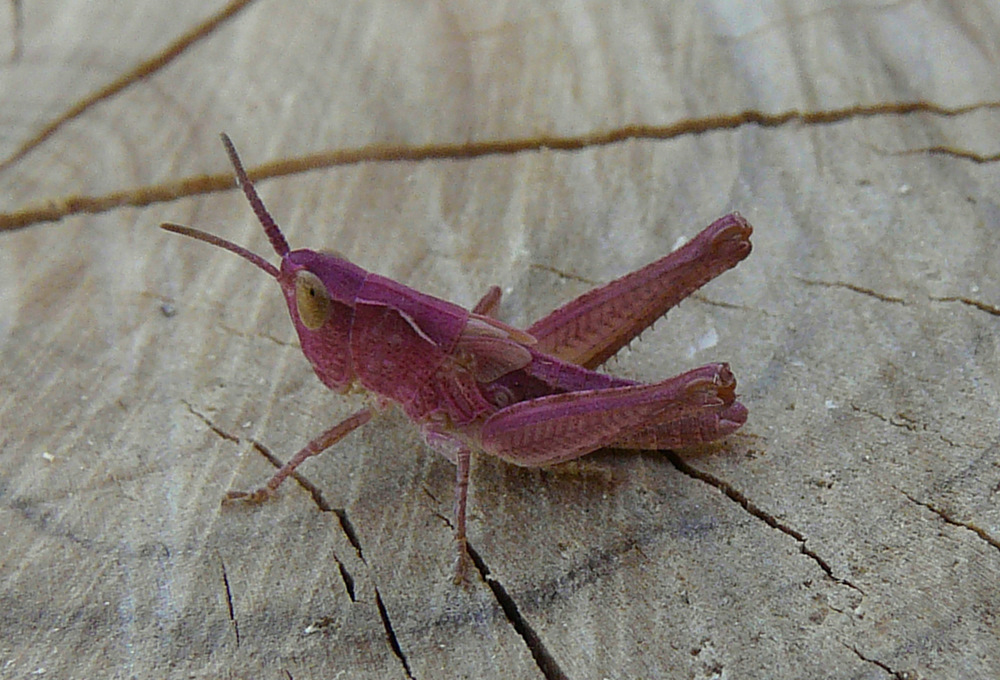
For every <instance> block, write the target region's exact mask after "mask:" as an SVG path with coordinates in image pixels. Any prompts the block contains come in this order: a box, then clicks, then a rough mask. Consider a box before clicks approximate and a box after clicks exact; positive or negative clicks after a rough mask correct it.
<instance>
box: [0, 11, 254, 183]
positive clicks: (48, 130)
mask: <svg viewBox="0 0 1000 680" xmlns="http://www.w3.org/2000/svg"><path fill="white" fill-rule="evenodd" d="M252 2H253V0H233V1H232V2H230V3H229V4H228V5H226V6H225V7H223V8H222V9H221V10H220V11H218V12H216V13H215V14H213V15H212V16H210V17H208V18H207V19H205V20H204V21H202V22H201V23H199V24H197V25H195V26H194V27H193V28H192V29H191V30H189V31H187V32H185V33H183V34H182V35H181V36H180V37H179V38H177V39H176V40H174V41H173V42H171V43H170V44H168V45H167V46H166V47H165V48H163V49H162V50H160V51H159V52H157V53H156V54H154V55H153V56H152V57H150V58H149V59H147V60H146V61H143V62H142V63H140V64H139V65H137V66H136V67H135V68H133V69H131V70H129V71H127V72H125V73H123V74H122V75H120V76H119V77H117V78H115V79H114V80H112V81H111V82H110V83H108V84H107V85H105V86H104V87H102V88H100V89H99V90H97V91H96V92H93V93H91V94H89V95H87V96H86V97H84V98H83V99H81V100H80V101H78V102H77V103H76V104H74V105H73V106H71V107H69V108H68V109H67V110H66V111H64V112H63V113H62V114H60V115H59V116H58V117H56V118H55V119H54V120H51V121H49V122H48V123H46V125H45V126H44V127H43V128H42V129H41V130H40V131H39V132H37V133H36V134H35V135H34V136H33V137H31V139H29V140H28V141H26V142H24V143H23V144H22V145H21V147H20V148H19V149H18V150H17V151H15V152H14V154H13V155H11V156H10V157H9V158H7V159H6V160H4V161H3V162H2V163H0V172H2V171H3V170H6V169H7V168H8V167H10V166H11V165H12V164H14V163H16V162H17V161H19V160H20V159H22V158H24V157H25V156H27V155H28V154H29V153H30V152H31V151H32V150H33V149H34V148H35V147H37V146H39V145H40V144H41V143H42V142H44V141H45V140H46V139H48V138H49V137H51V136H52V135H53V134H55V133H56V131H58V130H59V128H61V127H62V126H63V125H65V124H67V123H69V122H70V121H72V120H73V119H74V118H77V117H78V116H80V115H82V114H83V113H84V112H85V111H87V109H89V108H91V107H92V106H94V105H96V104H99V103H100V102H102V101H104V100H106V99H110V98H111V97H114V96H115V95H116V94H118V93H119V92H121V91H122V90H124V89H126V88H128V87H131V86H132V85H135V84H136V83H138V82H141V81H142V80H144V79H146V78H148V77H149V76H151V75H153V74H154V73H156V72H157V71H159V70H161V69H163V68H164V67H166V66H167V65H168V64H170V63H171V62H172V61H173V60H174V59H176V58H177V57H179V56H181V54H183V53H184V51H185V50H187V48H188V47H190V46H191V45H193V44H194V43H196V42H198V41H199V40H201V39H202V38H205V37H207V36H209V35H211V34H212V32H213V31H215V29H217V28H218V27H219V26H220V25H221V24H223V23H225V22H226V21H227V20H229V19H231V18H233V17H234V16H236V15H237V14H239V13H240V11H241V10H243V9H245V8H246V7H247V6H248V5H249V4H250V3H252ZM15 6H16V7H18V8H19V7H20V3H18V4H17V5H15ZM15 21H17V19H16V17H15ZM18 25H19V24H17V23H15V26H18ZM18 45H19V43H18Z"/></svg>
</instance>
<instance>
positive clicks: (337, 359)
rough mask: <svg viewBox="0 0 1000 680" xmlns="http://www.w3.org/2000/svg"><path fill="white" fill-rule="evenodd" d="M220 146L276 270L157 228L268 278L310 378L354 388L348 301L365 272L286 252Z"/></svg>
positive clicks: (196, 234)
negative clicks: (277, 291)
mask: <svg viewBox="0 0 1000 680" xmlns="http://www.w3.org/2000/svg"><path fill="white" fill-rule="evenodd" d="M222 143H223V145H224V146H225V147H226V153H227V154H229V160H230V161H231V162H232V164H233V167H234V168H235V169H236V180H237V184H238V185H239V186H240V188H241V189H242V190H243V193H244V194H245V195H246V197H247V200H248V201H250V205H251V207H252V208H253V211H254V214H255V215H257V219H258V220H259V221H260V224H261V226H262V227H263V228H264V233H265V234H267V238H268V240H270V242H271V246H272V247H273V248H274V251H275V252H276V253H277V254H278V255H279V256H280V257H281V266H280V269H279V268H278V267H275V266H274V265H272V264H271V263H270V262H268V261H267V260H265V259H264V258H263V257H261V256H260V255H257V254H256V253H253V252H251V251H249V250H247V249H246V248H244V247H242V246H239V245H237V244H235V243H233V242H231V241H227V240H226V239H223V238H220V237H218V236H215V235H214V234H209V233H207V232H204V231H200V230H198V229H192V228H191V227H186V226H182V225H179V224H173V223H170V222H166V223H164V224H161V225H160V227H161V228H163V229H165V230H167V231H171V232H174V233H176V234H181V235H183V236H189V237H191V238H194V239H197V240H199V241H204V242H205V243H209V244H211V245H213V246H216V247H219V248H223V249H225V250H228V251H230V252H232V253H236V254H237V255H239V256H240V257H242V258H243V259H244V260H246V261H247V262H250V263H251V264H253V265H254V266H256V267H257V268H259V269H261V270H263V271H264V272H265V273H266V274H267V275H268V276H270V277H272V278H274V279H275V280H276V281H277V282H278V284H279V285H280V286H281V290H282V293H283V294H284V297H285V302H286V303H287V305H288V312H289V315H290V316H291V318H292V323H293V324H294V325H295V331H296V332H297V333H298V336H299V342H300V344H301V346H302V352H303V353H304V354H305V355H306V358H307V359H309V362H310V363H311V364H312V365H313V370H315V372H316V375H317V376H319V379H320V380H322V381H323V383H324V384H325V385H326V386H327V387H329V388H331V389H333V390H337V391H341V392H343V391H347V390H348V389H349V388H350V386H351V384H352V383H353V382H354V372H353V370H352V367H351V357H350V331H351V321H352V319H353V316H354V314H353V309H354V298H355V295H356V294H357V291H358V289H359V288H360V287H361V284H362V283H363V282H364V278H365V276H367V272H365V271H364V270H363V269H361V268H360V267H358V266H356V265H354V264H351V263H350V262H348V261H347V260H346V259H344V258H343V257H340V256H337V255H332V254H326V253H317V252H315V251H312V250H307V249H301V250H291V249H290V248H289V247H288V242H287V241H286V240H285V236H284V234H282V233H281V229H280V228H279V227H278V225H277V224H276V223H275V221H274V219H273V218H272V217H271V214H270V213H269V212H268V211H267V208H266V207H265V206H264V202H263V201H262V200H261V199H260V196H259V195H258V194H257V190H256V189H255V188H254V186H253V183H252V182H251V181H250V178H249V177H248V176H247V173H246V171H245V170H244V168H243V164H242V163H241V162H240V158H239V156H238V155H237V153H236V149H235V147H234V146H233V143H232V141H230V139H229V137H228V136H226V135H225V134H223V135H222Z"/></svg>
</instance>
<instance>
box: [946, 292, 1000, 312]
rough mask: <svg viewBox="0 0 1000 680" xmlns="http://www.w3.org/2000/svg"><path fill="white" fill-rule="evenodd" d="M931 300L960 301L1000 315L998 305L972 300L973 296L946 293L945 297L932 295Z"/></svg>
mask: <svg viewBox="0 0 1000 680" xmlns="http://www.w3.org/2000/svg"><path fill="white" fill-rule="evenodd" d="M931 300H934V301H935V302H961V303H962V304H964V305H969V306H970V307H975V308H976V309H978V310H980V311H983V312H986V313H987V314H992V315H993V316H1000V307H997V306H995V305H991V304H988V303H986V302H982V301H980V300H974V299H973V298H967V297H962V296H959V295H948V296H946V297H932V298H931Z"/></svg>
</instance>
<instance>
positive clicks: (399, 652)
mask: <svg viewBox="0 0 1000 680" xmlns="http://www.w3.org/2000/svg"><path fill="white" fill-rule="evenodd" d="M375 604H376V606H378V615H379V617H381V619H382V628H384V629H385V636H386V639H387V640H388V641H389V647H390V648H391V649H392V653H393V654H395V655H396V658H397V659H399V662H400V663H401V664H403V670H404V671H406V677H408V678H410V680H413V672H412V671H410V662H409V661H407V659H406V655H405V654H403V648H402V647H400V646H399V640H398V639H397V638H396V631H395V630H394V629H393V627H392V621H390V620H389V612H388V610H386V608H385V603H384V602H382V594H381V593H379V591H378V587H377V586H376V587H375Z"/></svg>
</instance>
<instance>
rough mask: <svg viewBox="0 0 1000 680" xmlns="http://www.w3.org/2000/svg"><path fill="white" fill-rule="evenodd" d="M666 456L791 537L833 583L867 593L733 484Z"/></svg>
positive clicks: (678, 458)
mask: <svg viewBox="0 0 1000 680" xmlns="http://www.w3.org/2000/svg"><path fill="white" fill-rule="evenodd" d="M666 456H667V460H669V461H670V462H671V464H673V466H674V467H675V468H677V470H678V471H680V472H681V473H683V474H685V475H687V476H688V477H693V478H694V479H697V480H699V481H702V482H705V483H706V484H708V485H709V486H713V487H715V488H716V489H718V490H719V491H721V492H722V493H723V494H725V495H726V496H728V497H729V498H730V499H731V500H733V501H736V503H738V504H739V505H740V506H741V507H742V508H743V509H744V510H746V511H747V512H749V513H750V514H751V515H753V516H754V517H756V518H757V519H759V520H762V521H763V522H764V523H765V524H767V525H768V526H769V527H771V528H772V529H777V530H778V531H780V532H781V533H783V534H786V535H788V536H791V537H792V538H794V539H795V540H796V541H798V543H799V552H801V553H802V554H803V555H805V556H806V557H809V558H810V559H812V560H813V561H814V562H815V563H816V564H818V565H819V567H820V569H822V570H823V572H824V573H825V574H826V575H827V577H829V578H830V580H831V581H833V582H835V583H839V584H840V585H843V586H847V587H848V588H851V589H853V590H856V591H858V592H859V593H861V594H862V595H864V594H865V591H863V590H861V588H859V587H858V586H856V585H854V584H853V583H851V582H850V581H848V580H847V579H845V578H839V577H838V576H835V575H834V573H833V568H832V567H831V566H830V565H829V563H827V561H826V560H824V559H823V558H822V557H820V556H819V555H818V554H817V553H816V552H815V551H813V550H810V549H809V547H808V546H807V545H806V537H805V536H804V535H803V534H801V533H799V532H798V531H796V530H795V529H792V528H791V527H790V526H787V525H785V524H782V523H781V522H779V521H778V519H777V518H776V517H774V516H773V515H770V514H768V513H766V512H765V511H764V510H762V509H761V508H758V507H757V506H756V505H754V504H753V503H752V502H751V501H750V499H749V498H747V497H746V496H744V495H743V494H742V493H740V492H739V491H737V490H736V488H734V487H733V486H732V485H731V484H729V483H728V482H725V481H723V480H721V479H719V478H718V477H715V476H714V475H710V474H709V473H707V472H703V471H701V470H698V469H697V468H694V467H692V466H690V465H688V464H687V463H686V462H685V461H684V460H683V459H682V458H681V457H680V456H678V455H677V454H676V453H674V452H673V451H667V452H666Z"/></svg>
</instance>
